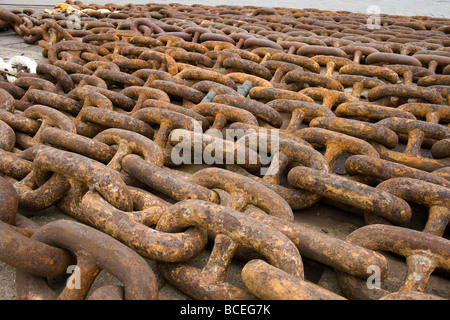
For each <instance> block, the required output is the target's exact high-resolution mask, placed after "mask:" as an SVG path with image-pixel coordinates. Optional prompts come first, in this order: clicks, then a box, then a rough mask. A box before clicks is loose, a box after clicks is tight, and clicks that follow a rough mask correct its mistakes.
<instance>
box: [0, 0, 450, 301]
mask: <svg viewBox="0 0 450 320" xmlns="http://www.w3.org/2000/svg"><path fill="white" fill-rule="evenodd" d="M74 17H75V18H76V19H75V20H74ZM367 23H368V16H367V15H362V14H354V13H350V12H329V11H320V10H312V9H287V8H260V7H253V6H243V7H231V6H217V7H213V6H205V5H195V6H182V5H179V4H169V5H160V4H151V3H149V4H147V5H134V4H129V5H115V4H107V5H104V6H101V5H96V4H91V5H85V4H83V3H81V2H78V1H76V2H72V1H68V2H67V3H65V4H59V5H57V6H56V7H55V9H54V10H44V12H38V11H34V10H20V9H16V10H11V11H9V10H6V9H3V8H2V9H0V30H12V31H11V32H14V33H16V34H17V35H18V36H20V37H21V38H23V41H24V42H25V43H27V44H37V45H39V46H40V48H41V49H42V56H43V57H45V58H47V60H45V62H42V63H39V64H38V65H37V66H35V68H34V67H33V66H31V65H20V64H17V63H15V64H13V63H11V64H10V67H11V70H5V71H1V73H0V220H1V221H0V260H1V261H2V262H4V263H6V264H8V265H10V266H11V267H13V268H14V269H15V270H16V279H15V281H16V290H17V296H18V298H19V299H91V300H99V299H109V300H118V299H159V298H161V297H162V298H164V295H163V294H161V292H160V291H159V289H158V286H157V285H156V274H159V275H160V276H161V277H163V278H164V281H166V282H168V283H170V284H171V285H172V286H173V287H174V288H176V289H177V290H179V291H180V292H182V293H183V294H185V295H186V296H189V297H191V298H193V299H283V300H293V299H295V300H307V299H312V300H317V299H327V300H328V299H338V300H343V299H383V300H408V299H411V300H413V299H420V300H425V299H430V300H431V299H433V300H435V299H443V298H445V299H447V298H449V297H448V296H443V294H442V293H441V294H440V295H434V294H430V292H427V291H426V290H427V286H428V283H429V282H430V279H431V277H433V275H432V274H434V273H439V276H441V277H443V278H446V281H448V279H447V278H448V271H449V268H450V264H449V259H450V246H449V241H448V223H449V221H450V202H449V201H450V142H449V141H450V126H449V122H450V107H449V101H450V100H449V99H450V90H449V85H450V82H449V77H450V76H449V67H450V59H449V57H448V48H449V46H450V41H449V39H448V31H449V25H450V24H449V23H450V22H449V21H448V20H447V19H433V18H427V17H414V18H409V17H402V16H386V15H382V16H381V17H380V25H379V27H380V28H370V27H369V26H368V24H367ZM12 76H14V78H12ZM205 166H207V167H205ZM321 205H331V206H333V207H334V208H339V209H340V210H341V212H343V213H345V214H347V213H348V214H349V215H347V217H351V218H352V219H353V218H354V215H353V214H354V213H356V214H357V215H358V214H359V215H358V217H357V218H358V219H359V220H358V221H361V226H358V227H355V230H352V232H351V233H350V232H349V234H348V236H347V237H342V238H338V237H337V236H334V235H332V234H327V233H328V231H325V230H326V229H325V228H322V230H321V231H319V230H316V229H314V228H311V227H310V226H308V225H304V224H302V223H299V220H301V219H299V217H302V215H303V214H305V215H306V213H307V212H309V211H308V210H312V211H313V210H319V211H318V212H319V213H322V212H321V211H320V210H322V209H321V208H322V207H321ZM52 207H56V208H58V209H59V210H60V211H61V212H62V214H64V215H66V216H67V217H70V218H71V219H73V220H76V222H75V221H54V222H52V223H48V224H45V225H43V226H38V225H36V224H34V223H33V222H32V221H31V220H30V219H27V218H26V217H25V216H23V215H22V213H23V212H26V213H30V212H33V213H41V212H45V210H47V209H49V208H52ZM417 211H420V214H421V218H422V220H423V218H425V219H424V220H425V221H424V222H423V221H421V220H420V219H418V217H417ZM317 217H319V218H318V219H319V220H320V219H322V220H321V222H322V223H323V224H324V225H326V224H327V223H329V222H328V221H327V219H326V218H323V217H322V216H320V215H319V214H317ZM355 219H356V218H355ZM420 223H422V224H423V225H420ZM418 224H419V225H418ZM384 251H388V252H393V253H395V254H396V255H400V256H404V257H405V258H406V268H407V275H406V278H405V281H404V283H403V284H402V285H401V287H400V288H399V289H398V290H391V291H393V292H391V291H388V290H385V289H384V288H383V289H382V288H380V287H376V288H373V287H370V286H369V280H370V279H371V278H370V277H369V276H370V272H369V270H371V268H372V269H373V268H374V267H375V269H376V268H378V269H376V270H378V271H379V274H378V276H379V280H380V281H382V282H383V281H386V279H389V277H390V276H391V274H390V271H392V270H391V264H390V263H391V260H390V259H389V256H388V255H384V253H383V252H384ZM204 256H206V257H207V258H206V259H205V261H206V264H203V266H198V264H197V265H195V263H196V259H200V257H204ZM144 258H145V259H144ZM146 260H148V261H152V262H154V266H155V267H154V269H151V268H150V266H149V264H148V263H147V262H148V261H146ZM236 260H241V262H242V264H241V268H240V269H239V271H238V275H239V277H238V278H239V279H240V280H242V281H241V282H240V283H233V282H232V281H230V279H229V278H230V277H229V276H228V272H229V270H230V268H231V266H232V265H233V263H234V262H235V261H236ZM304 262H307V263H304ZM311 262H313V263H314V264H315V265H316V266H320V268H328V269H330V270H334V271H335V276H336V279H337V280H338V281H337V286H338V288H337V289H336V288H335V290H329V288H324V287H323V286H322V285H321V283H320V281H319V280H318V279H314V281H311V279H309V277H310V275H309V271H310V270H309V269H308V268H309V266H310V263H311ZM69 267H74V269H73V270H72V273H71V275H70V276H69V275H68V274H67V270H68V268H69ZM101 270H106V271H108V272H110V273H111V274H113V275H114V276H115V277H116V278H117V279H118V280H119V281H120V282H122V286H119V285H116V284H114V285H108V286H104V287H101V288H98V289H96V290H95V291H93V292H91V293H90V288H91V286H92V283H93V281H94V280H95V279H96V277H97V276H98V275H99V273H100V271H101ZM435 270H437V271H438V272H434V271H435ZM64 277H66V278H67V279H68V281H67V283H66V286H65V287H64V288H62V290H61V291H60V292H59V293H58V292H57V291H55V290H54V289H53V288H51V287H50V286H49V284H48V282H47V279H45V278H51V279H60V278H64ZM77 277H81V282H80V287H79V288H75V289H74V288H73V287H71V286H70V284H74V283H75V282H76V281H77V279H78V278H77ZM311 278H314V277H311ZM441 279H442V278H441ZM447 293H448V292H447Z"/></svg>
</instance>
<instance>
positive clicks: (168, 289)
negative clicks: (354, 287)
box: [0, 1, 450, 300]
mask: <svg viewBox="0 0 450 320" xmlns="http://www.w3.org/2000/svg"><path fill="white" fill-rule="evenodd" d="M3 3H5V1H3ZM0 5H2V2H0ZM3 6H4V7H7V8H11V6H10V5H3ZM14 7H16V8H17V7H18V4H17V5H15V6H14ZM26 7H28V8H39V9H42V8H43V7H42V6H39V7H38V6H35V7H33V6H26ZM24 8H25V7H24ZM0 48H1V49H0V57H1V58H3V59H4V60H8V59H9V58H11V57H13V56H15V55H24V56H27V57H30V58H33V59H35V60H36V61H37V62H41V61H46V59H45V58H43V56H42V54H41V48H40V47H39V46H38V45H29V44H26V43H24V42H23V40H22V38H21V37H19V36H17V35H16V34H15V33H14V32H12V31H7V32H2V33H0ZM285 125H286V124H285ZM346 156H348V155H344V156H342V157H341V159H339V160H338V162H337V164H336V167H335V172H336V173H341V174H343V173H345V170H344V161H345V159H346ZM220 194H221V196H222V197H223V201H224V204H226V201H227V194H226V193H224V192H221V193H220ZM419 209H420V208H419ZM21 213H22V214H23V215H25V216H27V217H29V218H30V219H31V220H33V221H34V222H36V223H37V224H39V225H45V224H47V223H50V222H52V221H55V220H58V219H69V220H73V219H72V218H71V217H69V216H67V215H65V214H63V213H61V212H60V211H59V210H58V209H57V208H54V207H52V208H50V209H48V210H45V211H42V212H38V213H30V212H21ZM425 218H426V214H425V213H424V212H423V210H418V211H417V212H416V216H415V218H414V221H415V224H414V225H410V226H409V227H411V228H413V229H417V230H421V228H423V226H424V224H425ZM295 220H296V222H297V223H299V224H302V225H305V226H308V227H310V228H312V229H314V230H317V231H318V232H323V233H327V234H329V235H331V236H334V237H336V238H339V239H345V237H346V236H347V235H349V234H350V233H351V232H352V231H354V230H356V229H357V228H359V227H362V226H364V225H365V223H364V219H363V218H362V217H361V216H359V215H357V214H354V213H351V212H348V211H343V210H341V209H339V208H337V207H335V206H332V205H330V204H327V203H324V202H319V203H318V204H317V205H315V206H313V207H311V208H308V209H306V210H300V211H296V212H295ZM449 235H450V234H449V233H448V232H447V234H446V235H445V237H446V238H449ZM208 253H209V252H208V250H206V251H204V252H203V253H202V254H201V255H200V256H199V257H198V258H196V259H195V260H194V261H192V265H195V266H199V267H201V266H203V265H205V263H206V261H207V259H208V256H209V255H208ZM386 257H387V258H388V260H389V262H390V265H391V273H390V276H389V277H388V279H386V280H384V281H382V283H381V285H382V288H384V289H387V290H389V291H396V290H397V289H398V288H399V287H400V285H401V283H402V282H403V279H404V277H405V274H406V267H405V266H406V264H405V263H404V259H403V258H400V257H398V256H395V255H391V254H386ZM147 261H148V263H149V265H150V266H151V267H152V269H153V270H154V272H155V274H156V276H157V280H158V286H159V289H160V293H161V298H163V299H170V300H183V299H190V298H189V297H188V296H186V295H185V294H183V293H182V292H180V291H179V290H178V289H176V288H174V287H173V286H172V285H170V284H169V283H168V282H167V281H166V280H165V279H164V278H163V277H162V276H161V275H160V273H159V271H158V269H157V267H156V265H155V263H154V262H153V261H150V260H148V259H147ZM303 262H304V265H305V274H306V278H307V280H309V281H311V282H314V283H317V284H319V285H320V286H322V287H324V288H326V289H328V290H330V291H332V292H335V293H337V294H342V292H341V290H340V288H339V285H338V283H337V280H336V277H335V274H334V270H333V269H332V268H330V267H327V266H325V265H323V264H320V263H317V262H314V261H312V260H309V259H307V258H303ZM244 263H245V262H243V261H239V260H235V261H234V262H233V264H232V265H231V267H230V270H229V272H228V281H229V282H230V283H233V284H235V285H237V286H239V287H243V284H242V281H241V276H240V271H241V269H242V266H243V265H244ZM14 279H15V270H14V268H12V267H10V266H8V265H6V264H5V263H3V262H0V300H16V299H17V295H16V291H15V284H14ZM106 284H120V281H119V280H117V279H116V278H114V277H113V276H112V275H111V274H109V273H108V272H105V271H102V272H101V273H100V275H99V276H98V277H97V279H96V281H95V282H94V284H93V287H92V289H91V292H92V290H95V289H97V288H99V287H101V286H103V285H106ZM61 285H64V283H52V286H54V287H55V288H56V289H57V288H60V287H61ZM427 293H430V294H434V295H438V296H440V297H443V298H447V299H448V298H450V296H449V293H450V279H449V278H446V277H442V276H439V275H436V274H433V275H432V276H431V279H430V282H429V285H428V287H427Z"/></svg>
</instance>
